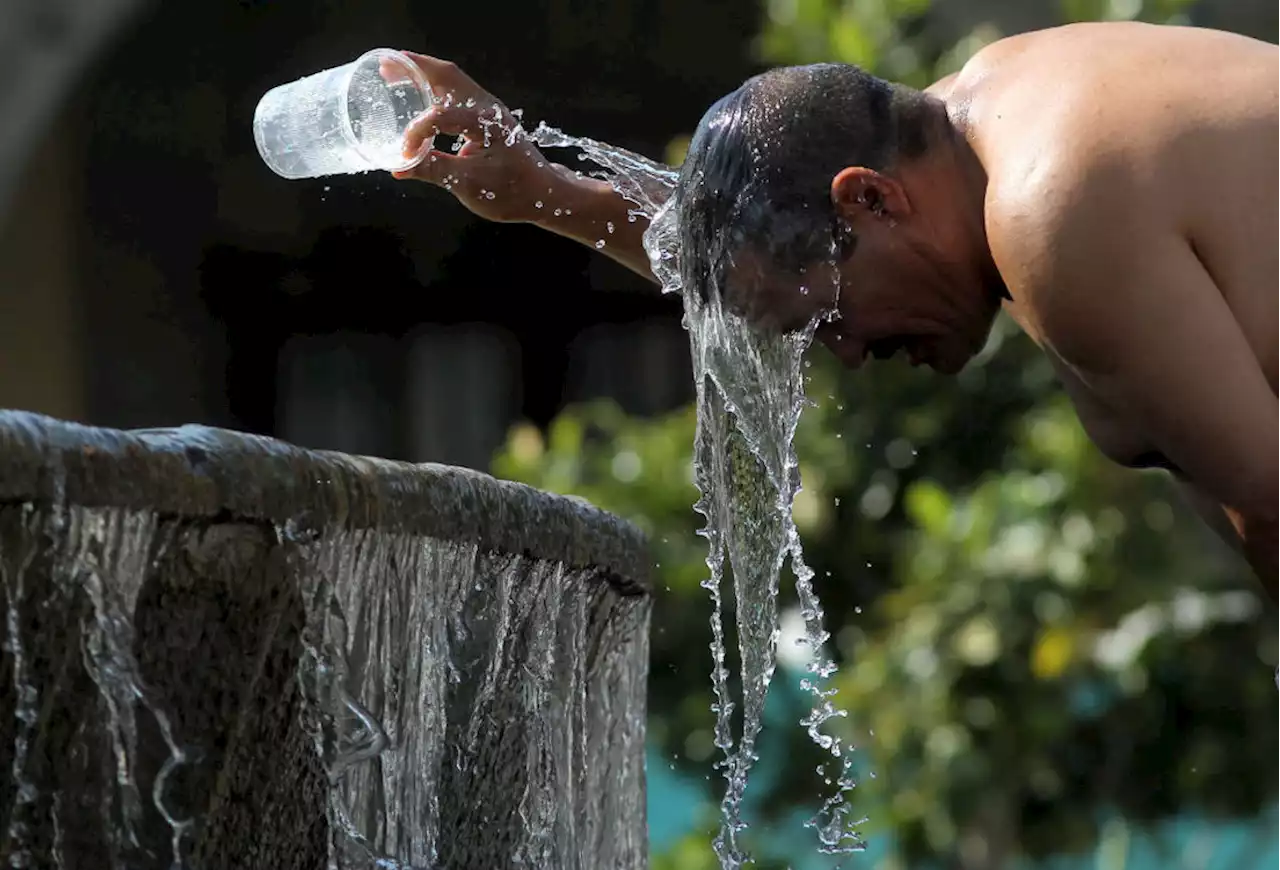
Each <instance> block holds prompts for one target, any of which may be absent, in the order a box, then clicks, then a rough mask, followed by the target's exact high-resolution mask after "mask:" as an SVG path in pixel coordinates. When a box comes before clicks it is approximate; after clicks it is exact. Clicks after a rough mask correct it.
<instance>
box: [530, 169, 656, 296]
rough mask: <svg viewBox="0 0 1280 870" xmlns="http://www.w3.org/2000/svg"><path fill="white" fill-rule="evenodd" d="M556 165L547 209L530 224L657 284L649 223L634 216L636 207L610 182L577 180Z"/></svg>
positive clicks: (585, 177) (540, 211) (587, 178)
mask: <svg viewBox="0 0 1280 870" xmlns="http://www.w3.org/2000/svg"><path fill="white" fill-rule="evenodd" d="M553 165H554V167H555V170H556V178H555V179H553V180H552V183H551V185H550V192H549V193H548V194H547V199H546V202H544V203H543V208H541V209H539V210H538V212H539V213H538V214H537V216H536V217H535V218H534V219H533V220H531V221H529V223H532V224H533V225H534V226H538V227H541V228H542V229H544V230H548V231H550V232H553V233H555V234H556V235H560V236H564V237H565V238H569V239H573V240H574V241H575V242H580V243H582V244H584V245H586V246H588V247H590V248H593V249H595V250H598V251H600V253H602V254H604V255H605V256H607V257H609V258H611V259H613V260H615V261H617V262H619V263H621V264H622V265H624V266H626V267H627V268H628V269H630V270H631V271H633V272H635V273H636V274H637V275H640V276H641V277H643V278H646V279H648V280H649V281H652V282H654V283H655V284H656V283H657V279H656V278H655V277H654V275H653V272H652V270H651V269H650V267H649V255H648V254H647V253H645V250H644V231H645V230H646V229H648V227H649V221H648V220H647V219H646V218H643V217H641V216H639V215H634V216H633V215H632V213H631V210H632V209H634V208H635V205H634V204H633V203H630V202H627V201H626V200H625V199H623V198H622V197H621V196H619V195H618V193H617V191H615V190H614V189H613V187H612V186H610V185H609V183H608V182H605V181H601V180H599V179H596V178H591V177H587V176H584V177H582V178H577V177H576V176H575V174H574V173H573V172H571V171H569V169H567V168H566V167H564V166H559V165H556V164H553ZM600 242H604V245H603V247H602V246H601V245H600Z"/></svg>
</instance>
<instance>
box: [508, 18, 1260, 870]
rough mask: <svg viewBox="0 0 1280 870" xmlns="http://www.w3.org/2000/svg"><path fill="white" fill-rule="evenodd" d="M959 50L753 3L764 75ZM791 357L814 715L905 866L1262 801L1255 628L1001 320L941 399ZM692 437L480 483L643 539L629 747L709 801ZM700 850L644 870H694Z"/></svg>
mask: <svg viewBox="0 0 1280 870" xmlns="http://www.w3.org/2000/svg"><path fill="white" fill-rule="evenodd" d="M1184 5H1185V4H1183V3H1177V2H1156V3H1152V2H1141V0H1064V2H1062V3H1061V4H1060V11H1061V13H1062V15H1063V18H1062V20H1068V19H1079V18H1108V17H1144V18H1148V19H1153V20H1164V19H1167V18H1168V17H1169V16H1170V15H1172V14H1174V13H1176V12H1177V11H1178V10H1179V9H1180V8H1181V7H1182V6H1184ZM978 6H979V7H980V6H981V4H978ZM1044 23H1045V24H1050V23H1053V22H1052V21H1045V22H1044ZM962 29H963V33H962V34H961V35H960V36H959V37H956V36H955V35H954V34H951V35H948V34H949V31H948V30H947V28H946V27H943V26H942V25H941V24H940V23H939V22H938V21H935V20H934V18H933V17H932V15H931V4H930V3H929V2H928V0H847V2H841V0H769V2H768V3H767V21H766V23H765V27H764V31H763V33H762V35H761V39H760V51H761V54H762V57H763V58H765V59H766V60H768V61H769V62H770V63H796V62H807V61H812V60H818V59H844V60H852V61H855V62H858V63H861V64H862V65H864V66H866V67H868V68H869V69H871V70H873V71H875V72H877V73H879V74H882V75H886V76H888V77H890V78H894V79H897V80H899V81H905V82H909V83H912V84H915V85H924V84H927V83H928V82H929V81H932V80H933V79H934V78H935V77H937V76H939V75H941V74H945V73H946V72H949V71H951V70H953V69H956V68H958V67H959V65H960V64H961V63H962V62H963V60H964V59H965V58H966V57H968V56H969V54H971V53H972V52H973V51H974V50H976V49H977V48H978V47H980V46H981V45H982V44H984V43H985V42H988V41H990V40H991V39H994V38H997V37H998V35H999V30H998V29H997V28H995V27H992V26H990V25H987V24H984V23H982V21H981V20H976V21H974V22H973V24H972V26H967V27H966V28H962ZM812 357H813V362H812V366H811V368H810V369H809V379H810V380H809V384H808V392H809V395H810V396H811V397H812V398H813V399H815V400H816V403H817V404H816V406H815V407H814V408H812V409H810V410H809V411H807V412H806V414H805V416H804V418H803V419H802V421H801V425H800V429H799V432H798V434H797V439H798V452H799V456H800V460H801V473H802V478H803V481H804V490H803V491H802V492H801V493H800V495H799V497H798V498H797V501H796V505H795V516H796V522H797V526H798V527H799V529H800V531H801V534H802V536H803V538H804V542H805V549H806V555H807V557H808V560H809V562H810V564H811V565H812V566H813V567H814V568H815V570H816V571H817V576H818V580H819V583H818V591H819V593H820V594H821V595H822V597H823V601H824V607H825V610H826V613H827V620H828V629H829V631H830V632H831V634H832V636H833V638H834V639H835V645H836V653H837V658H838V660H840V661H841V662H842V667H841V672H840V676H839V677H838V686H839V689H840V694H839V696H838V697H837V702H839V703H841V704H842V705H844V706H845V707H846V708H847V709H848V710H849V711H850V717H849V719H848V720H847V727H848V732H849V737H850V738H851V739H852V740H854V742H855V743H857V744H858V745H859V746H860V747H861V751H862V752H863V753H864V756H863V758H864V761H865V763H866V765H867V766H868V767H869V768H870V769H873V770H874V771H876V773H877V776H876V777H875V779H868V780H866V781H865V782H864V783H863V785H862V786H861V787H860V788H859V789H858V792H857V793H856V794H857V797H858V800H859V801H860V802H861V808H862V809H863V810H864V811H865V812H866V814H867V815H868V816H870V818H871V830H872V832H874V831H875V830H888V831H891V832H892V833H893V835H894V840H895V843H896V847H897V849H898V850H899V855H898V857H899V858H900V859H901V860H902V861H905V862H906V866H920V864H921V862H923V861H926V860H928V859H933V860H936V861H939V862H941V863H942V865H943V866H954V867H961V868H967V867H998V866H1001V865H1002V862H1003V861H1004V860H1005V859H1008V858H1011V857H1012V856H1015V855H1043V854H1046V853H1050V852H1059V851H1071V850H1087V849H1092V848H1093V847H1094V845H1095V844H1096V843H1097V841H1098V837H1099V835H1100V832H1099V830H1098V824H1099V822H1100V819H1101V817H1102V816H1104V815H1105V813H1106V812H1107V811H1112V810H1115V811H1120V812H1121V813H1123V815H1124V816H1125V817H1126V818H1127V819H1129V820H1130V821H1131V822H1133V823H1138V824H1141V823H1144V822H1147V821H1150V820H1155V819H1159V818H1165V817H1168V816H1170V815H1172V814H1174V813H1176V812H1180V811H1185V810H1189V809H1194V810H1196V811H1198V812H1201V813H1205V814H1209V815H1236V816H1239V815H1249V814H1252V813H1254V812H1256V811H1257V810H1258V809H1259V807H1261V806H1262V805H1264V804H1266V803H1267V802H1270V801H1273V800H1274V799H1275V788H1276V786H1275V782H1276V780H1275V771H1276V764H1277V747H1276V740H1275V734H1276V730H1277V709H1276V703H1275V697H1276V696H1275V691H1276V689H1275V683H1274V668H1275V664H1276V662H1275V654H1276V635H1275V620H1274V612H1273V609H1272V605H1270V604H1266V605H1263V604H1262V603H1261V601H1260V600H1259V597H1258V595H1257V594H1256V591H1255V586H1254V585H1253V581H1252V579H1251V578H1250V577H1249V575H1248V573H1247V570H1246V569H1245V568H1244V566H1243V564H1242V562H1241V561H1240V560H1239V559H1237V558H1236V557H1234V555H1232V554H1230V553H1228V551H1227V550H1226V549H1225V548H1224V547H1223V546H1222V545H1221V544H1219V543H1218V542H1217V541H1216V540H1214V539H1213V538H1212V535H1211V533H1210V532H1208V531H1207V529H1205V528H1204V527H1203V526H1202V525H1201V524H1200V523H1199V521H1198V519H1196V518H1195V517H1194V516H1193V515H1192V514H1191V513H1190V511H1189V510H1187V509H1185V508H1184V507H1183V505H1182V503H1181V501H1180V499H1179V498H1178V496H1177V494H1176V493H1175V492H1174V491H1173V489H1172V487H1171V485H1170V482H1169V480H1168V479H1167V477H1166V476H1164V475H1163V474H1161V473H1158V472H1152V473H1139V472H1133V471H1128V470H1124V469H1120V468H1117V467H1115V466H1114V465H1111V464H1110V463H1108V462H1107V461H1106V460H1104V459H1103V458H1102V457H1101V456H1100V455H1099V454H1098V453H1097V451H1096V450H1095V449H1094V448H1093V447H1092V446H1091V445H1090V444H1089V442H1088V440H1087V439H1086V437H1085V435H1084V433H1083V431H1082V430H1081V429H1080V426H1079V424H1078V422H1077V421H1076V419H1075V417H1074V416H1073V414H1072V412H1071V409H1070V407H1069V405H1068V404H1067V403H1066V401H1065V400H1064V398H1063V397H1062V396H1061V395H1060V393H1059V391H1058V390H1057V388H1056V385H1055V382H1054V377H1053V373H1052V371H1051V369H1050V367H1049V365H1048V363H1047V361H1046V360H1045V359H1044V357H1043V355H1042V354H1040V352H1039V351H1038V350H1037V349H1036V348H1035V347H1034V346H1033V345H1032V344H1031V343H1030V342H1029V341H1028V340H1027V339H1026V338H1025V337H1024V336H1022V335H1021V334H1019V333H1017V331H1016V329H1015V328H1014V327H1012V325H1011V324H1010V323H1008V322H1006V321H1004V320H1001V321H999V322H998V323H997V325H996V329H995V330H994V332H993V335H992V338H991V341H990V343H989V345H988V348H987V349H986V351H984V353H983V354H982V355H981V356H980V357H979V359H978V360H976V361H975V362H974V363H973V364H971V365H970V366H969V367H968V368H967V369H966V370H965V371H964V372H963V373H962V374H961V375H960V376H959V377H958V378H955V379H945V378H941V377H939V376H937V375H935V374H933V373H931V372H924V371H919V370H915V369H910V368H908V367H906V366H905V365H903V364H900V363H897V362H892V361H891V362H884V363H873V364H871V365H869V366H867V367H865V368H864V369H863V370H861V371H858V372H848V371H845V370H843V369H840V368H839V367H838V366H837V365H836V364H835V361H834V360H833V359H831V358H830V357H829V356H827V355H826V354H825V353H822V352H820V351H814V352H813V353H812ZM694 419H695V418H694V413H693V410H692V409H685V410H683V411H681V412H679V413H677V414H674V415H671V416H669V417H666V418H663V419H657V420H640V419H634V418H628V417H627V416H625V415H624V414H622V413H621V412H620V411H619V410H618V409H617V408H615V407H614V406H612V405H610V404H608V403H598V404H593V405H588V406H582V407H577V408H571V409H569V410H567V411H566V412H564V413H563V414H562V415H561V416H560V417H559V418H558V419H557V420H556V422H555V423H554V424H553V425H552V427H551V429H550V431H549V432H548V433H546V435H545V437H544V436H543V435H542V434H541V433H539V432H537V431H536V430H533V429H531V428H528V427H519V428H517V429H516V430H513V432H512V434H511V437H510V439H509V442H508V444H507V447H506V448H505V449H504V451H503V452H502V454H501V455H500V456H499V457H498V459H497V460H496V462H495V465H494V472H495V473H496V474H497V475H499V476H501V477H506V478H510V479H515V480H522V481H525V482H528V483H530V484H532V485H534V486H538V487H542V488H545V489H549V490H553V491H557V492H562V493H569V494H574V495H578V496H581V497H584V498H586V499H588V500H590V501H591V502H593V503H594V504H596V505H598V506H600V507H602V508H605V509H607V510H610V511H613V512H615V513H618V514H620V515H622V516H624V517H627V518H628V519H630V520H632V521H633V522H635V523H637V524H638V525H639V526H640V527H641V528H643V529H644V530H645V531H646V532H647V533H648V534H649V536H650V538H651V540H652V545H653V556H654V560H655V569H654V576H655V591H656V600H655V613H654V620H653V633H652V663H651V671H652V679H651V691H650V734H651V736H652V737H653V738H654V739H655V740H656V741H657V742H658V743H659V744H660V745H661V746H662V749H663V751H664V753H665V754H666V756H667V757H682V758H684V759H687V760H688V763H689V764H690V765H691V766H692V767H693V768H694V769H697V770H699V771H702V772H705V773H706V774H708V775H709V774H710V765H711V760H712V753H713V746H712V743H711V734H710V729H711V724H712V717H711V713H710V710H709V704H710V691H709V688H710V680H709V678H708V675H709V671H710V667H711V657H710V654H709V653H708V651H707V643H708V641H709V639H710V632H709V629H708V627H707V620H708V617H709V613H710V608H709V605H708V602H707V596H706V592H705V591H704V590H702V589H701V588H699V584H700V582H701V581H702V580H703V579H704V578H705V577H706V574H707V569H706V566H705V564H704V559H705V557H706V553H707V549H706V542H705V541H704V540H703V539H702V538H700V537H697V536H696V534H695V532H696V529H697V528H698V526H699V525H700V521H699V520H700V518H699V517H697V516H696V515H695V514H694V513H693V510H692V505H693V503H694V501H695V499H696V497H697V493H696V492H695V490H694V487H693V485H692V473H691V448H692V443H693V435H694ZM784 586H785V583H784ZM784 606H785V604H784ZM730 643H731V644H732V639H730ZM779 729H783V730H785V729H786V726H785V725H781V726H779V725H775V726H772V731H773V732H774V733H776V732H777V731H778V730H779ZM779 739H780V738H779ZM785 745H786V750H787V758H788V763H787V764H785V765H784V766H783V767H784V771H783V774H782V776H781V778H780V779H779V780H778V781H777V782H776V784H775V786H774V788H773V789H772V791H771V792H770V793H769V794H768V795H767V796H766V798H765V799H764V800H763V803H762V808H761V812H762V813H764V815H765V821H766V822H767V821H769V820H777V819H781V818H783V817H788V816H790V815H791V813H792V811H793V810H794V809H795V808H796V807H798V806H806V807H809V806H812V804H813V802H814V799H815V796H816V795H818V794H819V793H820V784H819V783H818V781H817V780H816V779H815V778H814V777H813V776H812V773H811V772H812V770H813V767H814V765H813V764H812V763H809V762H810V760H814V761H815V762H816V758H817V756H816V754H815V752H814V750H813V748H812V747H811V746H810V745H809V743H808V740H807V738H806V737H805V735H804V733H803V729H801V728H800V727H799V726H794V725H793V726H792V727H791V728H790V729H789V730H787V731H786V735H785ZM712 779H713V781H715V782H717V783H718V781H719V780H718V777H713V778H712ZM711 830H712V827H711V826H710V824H708V826H706V828H705V832H704V833H699V834H696V835H692V836H690V837H688V838H687V839H686V840H684V841H682V842H681V843H679V844H677V845H676V846H675V847H674V848H673V849H671V850H670V851H669V852H667V853H666V854H664V855H658V856H655V857H654V863H653V866H654V867H655V868H660V870H676V868H681V870H699V868H703V867H706V868H710V867H713V866H714V858H713V856H712V854H711V851H710V846H709V841H710V836H711V834H710V831H711ZM1171 866H1172V864H1171Z"/></svg>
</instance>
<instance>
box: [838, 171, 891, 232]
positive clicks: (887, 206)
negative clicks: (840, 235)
mask: <svg viewBox="0 0 1280 870" xmlns="http://www.w3.org/2000/svg"><path fill="white" fill-rule="evenodd" d="M831 202H832V204H833V205H835V207H836V213H837V214H839V215H840V217H841V218H843V219H844V220H845V221H846V222H848V223H849V224H850V225H851V226H855V227H856V226H859V225H861V224H863V223H864V222H865V221H867V220H894V221H899V220H902V219H904V218H906V217H908V216H910V214H911V201H910V200H909V199H907V192H906V191H905V190H903V189H902V185H901V184H899V183H898V182H897V181H895V180H894V179H892V178H890V177H889V176H887V175H882V174H880V173H879V172H876V171H875V170H874V169H867V168H866V167H865V166H847V167H845V168H844V169H841V170H840V171H839V172H838V173H837V174H836V177H835V178H833V179H831Z"/></svg>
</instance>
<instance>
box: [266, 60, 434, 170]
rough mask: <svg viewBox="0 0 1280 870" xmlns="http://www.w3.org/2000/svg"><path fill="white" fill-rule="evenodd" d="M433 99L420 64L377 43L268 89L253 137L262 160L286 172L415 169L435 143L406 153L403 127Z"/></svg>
mask: <svg viewBox="0 0 1280 870" xmlns="http://www.w3.org/2000/svg"><path fill="white" fill-rule="evenodd" d="M430 105H431V88H430V86H429V85H428V84H427V80H426V78H425V77H424V76H423V75H422V70H420V69H419V68H418V65H417V64H415V63H414V62H413V61H412V60H410V59H409V58H407V57H405V56H404V55H403V54H401V53H400V52H398V51H392V50H391V49H389V48H377V49H374V50H373V51H370V52H367V53H365V54H363V55H361V56H360V57H359V58H357V59H356V60H354V61H352V62H351V63H349V64H346V65H345V66H339V67H334V68H333V69H327V70H325V71H323V72H318V73H315V74H314V75H309V76H307V77H306V78H302V79H298V80H297V81H295V82H290V83H289V84H287V85H280V86H279V87H276V88H272V89H271V90H269V91H267V93H266V94H265V95H263V97H262V99H261V100H260V101H259V102H258V108H257V110H256V111H255V112H254V115H253V138H254V141H256V142H257V144H258V153H259V154H261V155H262V159H263V161H264V162H265V163H266V164H267V166H269V167H270V168H271V170H272V171H273V172H275V173H276V174H277V175H281V176H283V177H285V178H318V177H320V176H323V175H343V174H348V173H355V172H367V171H369V170H370V169H382V170H389V171H394V170H402V169H410V168H412V167H413V166H416V165H417V164H418V163H420V162H421V161H422V158H423V157H424V156H425V155H426V154H427V152H428V151H429V150H430V147H431V142H430V140H428V141H427V142H425V143H424V144H423V147H422V149H421V151H420V152H419V153H418V154H417V155H416V156H414V157H411V158H406V157H405V156H404V153H403V148H404V144H403V143H404V133H405V130H406V128H408V126H409V122H411V121H412V120H413V119H414V118H415V117H417V116H418V115H420V114H421V113H422V112H424V111H426V109H427V108H428V107H429V106H430Z"/></svg>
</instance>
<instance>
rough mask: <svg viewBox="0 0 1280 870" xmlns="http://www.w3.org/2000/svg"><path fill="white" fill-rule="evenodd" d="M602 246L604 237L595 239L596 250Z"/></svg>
mask: <svg viewBox="0 0 1280 870" xmlns="http://www.w3.org/2000/svg"><path fill="white" fill-rule="evenodd" d="M603 247H604V239H596V250H597V251H598V250H600V249H601V248H603Z"/></svg>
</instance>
